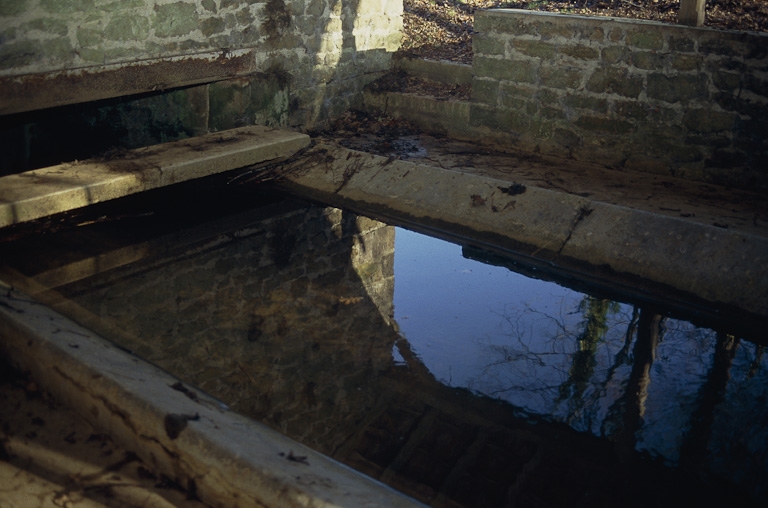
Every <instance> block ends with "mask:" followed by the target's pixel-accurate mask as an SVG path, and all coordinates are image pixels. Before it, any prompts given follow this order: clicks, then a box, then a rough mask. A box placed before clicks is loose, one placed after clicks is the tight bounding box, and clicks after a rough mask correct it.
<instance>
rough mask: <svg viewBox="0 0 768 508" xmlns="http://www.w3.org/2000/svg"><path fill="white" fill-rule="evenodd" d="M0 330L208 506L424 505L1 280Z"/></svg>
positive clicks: (25, 361)
mask: <svg viewBox="0 0 768 508" xmlns="http://www.w3.org/2000/svg"><path fill="white" fill-rule="evenodd" d="M0 337H2V341H0V353H1V354H4V355H5V356H6V358H8V359H9V361H10V362H11V363H12V364H13V365H14V366H15V367H17V368H18V369H19V370H20V371H22V372H25V373H29V375H30V377H31V379H32V380H34V381H35V382H36V383H37V384H38V386H40V388H42V389H43V390H46V391H48V392H50V393H52V394H53V395H54V396H55V397H56V399H57V400H59V401H61V402H62V403H64V404H65V405H66V406H68V407H70V408H71V409H73V410H74V411H75V412H76V413H78V414H80V415H82V416H83V417H84V418H85V419H86V420H87V421H88V422H89V423H91V424H92V425H93V426H94V427H95V428H97V429H100V431H101V432H104V433H106V434H108V435H109V436H110V437H111V438H112V439H113V441H114V442H115V443H117V444H118V445H120V446H121V447H122V448H124V449H126V450H130V451H132V452H134V453H136V455H137V456H138V457H139V458H140V459H141V460H142V461H143V462H144V463H145V464H147V465H148V466H149V467H150V468H152V470H154V471H156V472H160V473H162V474H164V475H166V476H168V477H169V478H171V479H172V480H174V481H175V482H176V483H177V484H178V485H181V486H183V487H184V488H186V489H187V491H188V492H191V493H192V494H193V495H195V496H197V497H198V498H199V499H200V500H202V501H203V502H205V503H207V504H210V505H211V506H241V507H245V506H258V507H265V506H268V507H281V508H282V507H350V508H351V507H355V508H358V507H360V508H365V507H369V508H375V507H385V506H386V507H416V506H423V505H421V504H420V503H418V502H416V501H414V500H412V499H410V498H408V497H406V496H404V495H402V494H400V493H398V492H396V491H394V490H392V489H391V488H389V487H387V486H385V485H383V484H380V483H378V482H376V481H374V480H372V479H370V478H368V477H366V476H363V475H361V474H359V473H357V472H355V471H353V470H352V469H350V468H348V467H346V466H344V465H341V464H340V463H338V462H336V461H334V460H332V459H330V458H328V457H326V456H324V455H322V454H319V453H317V452H315V451H313V450H312V449H309V448H307V447H306V446H304V445H302V444H300V443H298V442H296V441H293V440H291V439H289V438H287V437H285V436H283V435H282V434H279V433H278V432H276V431H274V430H272V429H270V428H268V427H266V426H264V425H261V424H259V423H257V422H254V421H252V420H249V419H247V418H245V417H243V416H240V415H238V414H235V413H233V412H231V411H229V409H228V408H227V407H226V406H225V405H224V404H222V403H221V402H219V401H217V400H216V399H214V398H212V397H210V396H208V395H206V394H205V393H202V392H200V391H198V390H196V389H194V388H193V387H188V386H185V385H183V384H181V382H180V381H179V380H178V379H176V378H174V377H172V376H171V375H169V374H168V373H166V372H164V371H162V370H160V369H158V368H157V367H155V366H153V365H151V364H149V363H148V362H145V361H143V360H141V359H139V358H138V357H135V356H133V355H131V354H130V353H127V352H125V351H123V350H121V349H119V348H117V347H116V346H114V345H112V344H111V343H109V342H108V341H106V340H105V339H103V338H101V337H99V336H97V335H96V334H94V333H92V332H91V331H89V330H88V329H86V328H83V327H82V326H80V325H78V324H76V323H74V322H73V321H71V320H69V319H68V318H66V317H64V316H62V315H60V314H58V313H56V312H54V311H52V310H50V309H49V308H47V307H46V306H45V305H43V304H41V303H39V302H37V301H35V300H33V299H31V298H30V297H28V296H27V295H25V294H23V293H21V292H19V291H17V290H13V289H11V288H10V287H9V286H7V285H6V284H4V283H0Z"/></svg>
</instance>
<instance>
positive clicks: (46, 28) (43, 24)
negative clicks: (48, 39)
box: [21, 18, 69, 35]
mask: <svg viewBox="0 0 768 508" xmlns="http://www.w3.org/2000/svg"><path fill="white" fill-rule="evenodd" d="M21 28H22V30H38V31H40V32H43V33H46V34H51V35H67V34H68V33H69V27H68V26H67V23H66V22H64V21H62V20H60V19H56V18H39V19H36V20H33V21H30V22H29V23H27V24H26V25H22V27H21Z"/></svg>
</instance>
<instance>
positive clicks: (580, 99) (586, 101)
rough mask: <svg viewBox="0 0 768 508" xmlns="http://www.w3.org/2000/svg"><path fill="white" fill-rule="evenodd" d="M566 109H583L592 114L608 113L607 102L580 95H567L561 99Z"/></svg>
mask: <svg viewBox="0 0 768 508" xmlns="http://www.w3.org/2000/svg"><path fill="white" fill-rule="evenodd" d="M562 104H563V106H565V107H567V108H575V109H583V110H587V111H592V112H594V113H608V100H607V99H604V98H602V97H592V96H588V95H582V94H568V95H566V96H565V97H563V99H562Z"/></svg>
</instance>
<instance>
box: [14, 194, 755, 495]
mask: <svg viewBox="0 0 768 508" xmlns="http://www.w3.org/2000/svg"><path fill="white" fill-rule="evenodd" d="M227 192H230V193H231V192H232V191H231V190H230V191H227ZM154 196H155V197H152V195H150V196H149V197H142V198H141V199H133V200H124V201H121V202H119V203H117V204H113V205H110V207H105V208H103V209H98V208H97V209H94V210H93V211H89V212H84V213H82V214H80V215H73V216H71V217H69V218H65V219H56V221H53V222H50V221H49V222H48V223H45V224H42V225H40V224H39V225H37V226H30V227H26V229H25V228H17V229H15V230H11V231H10V232H5V233H4V238H3V239H2V250H0V263H1V264H2V270H3V272H2V273H3V278H12V279H13V280H12V281H10V282H12V283H14V285H16V286H17V287H20V288H22V289H24V290H26V291H28V292H30V293H32V294H34V295H35V296H36V297H37V298H39V299H40V300H42V301H44V302H46V303H47V304H48V305H51V306H52V307H55V308H57V309H58V310H59V311H60V312H62V313H65V314H67V315H69V316H70V317H72V318H73V319H75V320H77V321H79V322H81V323H82V324H84V325H85V326H88V327H90V328H91V329H93V330H95V331H97V332H98V333H100V334H102V335H104V336H105V337H107V338H108V339H110V340H113V341H115V342H117V343H119V344H120V345H121V346H122V347H124V348H127V349H129V350H131V351H133V352H135V354H137V355H140V356H142V357H144V358H146V359H147V360H149V361H151V362H153V363H155V364H157V365H159V366H160V367H162V368H164V369H166V370H168V371H170V372H171V373H173V374H174V375H176V376H178V377H179V378H181V379H182V380H184V381H185V382H186V383H190V384H192V385H196V386H198V387H199V388H201V389H202V390H205V391H207V392H208V393H210V394H212V395H214V396H216V397H218V398H219V399H221V400H222V401H224V402H225V403H226V404H228V405H229V406H230V407H232V408H233V409H234V410H236V411H238V412H241V413H243V414H246V415H249V416H251V417H253V418H255V419H257V420H260V421H262V422H264V423H266V424H267V425H270V426H272V427H274V428H276V429H278V430H280V431H282V432H284V433H285V434H287V435H289V436H291V437H292V438H294V439H297V440H299V441H302V442H304V443H305V444H308V445H309V446H312V447H314V448H316V449H317V450H319V451H321V452H323V453H326V454H328V455H330V456H332V457H334V458H336V459H337V460H339V461H341V462H344V463H346V464H348V465H350V466H352V467H354V468H356V469H358V470H360V471H362V472H363V473H365V474H368V475H370V476H372V477H374V478H376V479H379V480H381V481H383V482H385V483H388V484H390V485H392V486H394V487H395V488H398V489H400V490H403V491H404V492H406V493H407V494H409V495H411V496H414V497H416V498H418V499H420V500H422V501H424V502H426V503H428V504H431V505H433V506H441V507H443V506H444V507H458V506H467V507H475V506H477V507H481V506H482V507H486V506H488V507H490V506H513V505H514V506H595V505H611V506H649V505H650V506H681V505H685V506H688V505H692V504H694V503H702V504H704V503H705V502H711V501H713V500H714V501H718V502H723V503H728V505H729V506H740V505H749V504H755V505H758V503H760V502H761V501H762V500H763V499H764V498H765V497H766V495H768V487H767V486H768V445H767V444H766V443H768V400H767V399H768V359H766V357H765V355H764V353H763V348H762V347H761V346H758V345H756V343H755V342H753V341H752V339H754V337H741V336H738V335H735V334H733V333H730V332H729V331H728V330H727V329H723V330H712V329H708V328H702V327H698V326H696V325H694V324H692V323H690V322H688V321H685V320H680V319H675V318H674V317H673V316H671V315H670V313H669V312H668V311H667V310H666V309H664V308H663V307H660V306H654V307H651V306H649V305H647V304H644V305H642V306H641V305H635V304H633V303H632V302H630V301H626V302H616V301H611V300H607V299H604V298H601V297H598V296H593V295H590V294H585V293H582V292H579V291H576V290H573V289H569V288H567V287H564V286H562V285H559V284H556V283H554V282H549V281H546V280H544V278H541V279H535V278H529V277H526V276H524V275H521V274H519V273H516V272H514V271H511V270H509V269H508V268H505V267H502V266H495V265H491V264H485V263H482V262H480V261H476V260H473V259H470V258H482V257H483V256H484V254H483V253H482V252H480V251H478V250H476V249H468V248H462V247H461V246H458V245H455V244H452V243H449V242H445V241H442V240H437V239H434V238H430V237H427V236H424V235H421V234H417V233H414V232H412V231H409V230H406V229H402V228H398V227H395V226H392V225H387V224H384V223H381V222H378V221H376V220H372V219H369V218H366V217H363V216H359V215H357V214H354V213H351V212H347V211H343V210H339V209H336V208H327V207H323V206H316V205H312V204H309V203H306V202H303V201H300V200H294V199H291V198H280V199H275V198H274V197H269V196H266V195H259V196H253V194H252V193H251V194H250V195H243V196H240V197H239V198H238V199H234V198H232V196H231V194H227V195H226V198H225V199H224V200H223V201H221V202H218V203H216V202H215V200H213V198H212V197H211V194H210V191H209V192H208V193H206V194H205V201H203V200H202V198H201V201H199V202H197V203H196V205H195V206H193V207H192V208H185V206H182V205H177V204H173V205H169V203H174V202H175V201H174V200H173V199H169V197H168V196H167V195H162V194H156V195H154ZM188 201H190V200H189V199H187V200H185V201H184V202H185V203H186V202H188ZM211 202H212V203H213V204H211ZM254 202H258V203H260V205H259V206H258V207H254ZM238 203H240V204H238ZM206 207H209V208H206ZM206 210H207V211H206ZM213 212H216V214H215V215H214V214H213ZM35 228H37V229H35ZM758 342H759V343H764V341H758Z"/></svg>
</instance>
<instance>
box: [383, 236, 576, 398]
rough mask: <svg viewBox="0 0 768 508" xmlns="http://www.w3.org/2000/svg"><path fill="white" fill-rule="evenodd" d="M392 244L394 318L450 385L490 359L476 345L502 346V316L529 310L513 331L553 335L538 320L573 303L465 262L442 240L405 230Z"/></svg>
mask: <svg viewBox="0 0 768 508" xmlns="http://www.w3.org/2000/svg"><path fill="white" fill-rule="evenodd" d="M395 241H396V244H395V245H396V246H395V300H394V303H395V318H396V320H397V322H398V324H399V326H400V330H401V332H402V334H403V335H404V336H405V337H406V338H407V339H408V342H409V343H410V344H411V347H412V348H413V349H414V351H415V352H417V354H418V355H419V357H420V358H421V360H422V361H423V362H424V363H425V365H426V366H427V367H428V368H429V370H430V371H431V372H432V374H433V375H434V376H435V377H436V378H437V379H438V380H440V381H442V382H444V383H446V384H449V385H451V386H469V385H471V384H472V382H473V380H474V379H475V378H477V376H478V374H479V373H481V372H482V370H483V368H484V367H485V366H487V364H488V362H489V361H491V362H492V361H494V359H493V358H492V357H489V354H488V352H487V348H486V347H483V346H488V347H492V346H494V345H496V344H499V343H500V342H503V341H505V340H506V338H507V337H506V335H507V334H508V333H509V330H508V328H509V326H510V323H509V322H508V319H505V318H506V316H505V313H506V312H507V311H508V310H510V311H513V312H516V309H518V308H525V307H526V306H527V307H529V308H531V309H534V310H535V311H537V312H539V313H540V315H534V316H532V317H531V318H530V319H528V320H527V322H524V323H516V325H518V326H521V327H534V326H535V327H537V328H539V329H541V328H544V329H546V330H547V331H548V332H551V333H557V330H556V327H555V324H554V323H552V322H550V321H549V320H548V319H547V318H546V317H544V316H546V315H548V314H551V313H555V314H559V313H560V312H561V302H562V301H568V302H572V304H573V305H577V304H578V300H579V298H580V295H579V294H578V293H576V292H574V291H571V290H569V289H566V288H563V287H560V286H557V285H556V284H551V283H546V282H542V281H537V280H535V279H530V278H528V277H524V276H522V275H519V274H517V273H514V272H511V271H509V270H508V269H506V268H501V267H496V266H490V265H485V264H483V263H480V262H478V261H473V260H470V259H466V258H464V257H463V256H462V254H461V247H459V246H457V245H454V244H451V243H448V242H444V241H441V240H436V239H433V238H429V237H426V236H423V235H420V234H417V233H413V232H411V231H407V230H404V229H397V231H396V235H395ZM563 317H564V318H565V319H573V318H574V316H563ZM576 318H577V319H578V316H576ZM488 374H489V375H493V374H492V373H488ZM537 375H539V376H544V375H545V374H544V373H543V372H538V373H537Z"/></svg>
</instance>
